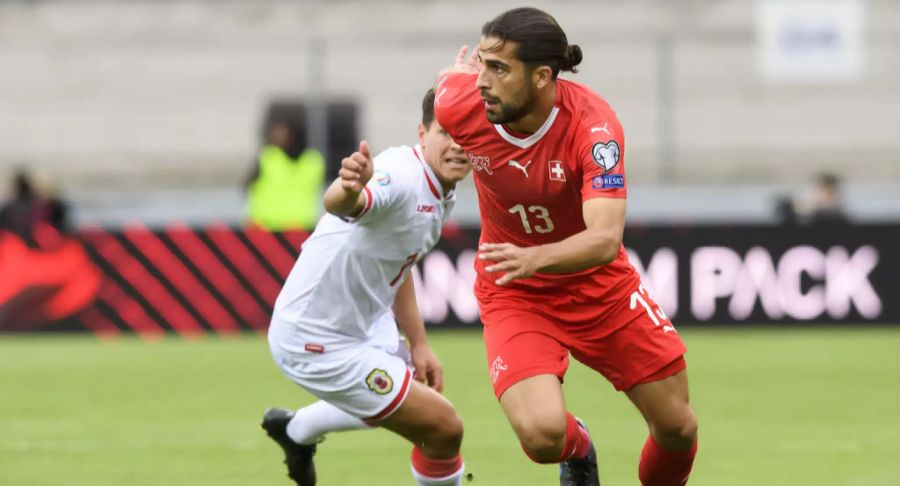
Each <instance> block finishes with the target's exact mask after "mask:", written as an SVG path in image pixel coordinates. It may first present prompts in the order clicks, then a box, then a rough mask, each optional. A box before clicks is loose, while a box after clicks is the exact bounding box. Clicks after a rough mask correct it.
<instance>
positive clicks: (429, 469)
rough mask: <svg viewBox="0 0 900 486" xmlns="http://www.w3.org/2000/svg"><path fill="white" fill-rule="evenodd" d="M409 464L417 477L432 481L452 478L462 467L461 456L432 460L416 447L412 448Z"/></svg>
mask: <svg viewBox="0 0 900 486" xmlns="http://www.w3.org/2000/svg"><path fill="white" fill-rule="evenodd" d="M410 462H412V467H413V469H414V470H415V471H416V472H417V473H418V474H419V475H421V476H425V477H427V478H432V479H437V478H445V477H447V476H452V475H453V474H454V473H456V472H459V470H460V469H462V467H463V460H462V456H460V455H459V454H457V455H456V457H454V458H452V459H432V458H430V457H428V456H426V455H425V453H424V452H422V450H421V449H419V448H418V447H413V450H412V456H411V457H410Z"/></svg>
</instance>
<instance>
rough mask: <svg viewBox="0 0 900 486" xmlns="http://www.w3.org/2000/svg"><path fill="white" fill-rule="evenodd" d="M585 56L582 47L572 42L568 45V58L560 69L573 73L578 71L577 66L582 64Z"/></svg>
mask: <svg viewBox="0 0 900 486" xmlns="http://www.w3.org/2000/svg"><path fill="white" fill-rule="evenodd" d="M583 58H584V56H583V55H582V54H581V47H579V46H577V45H575V44H570V45H568V46H566V59H565V62H563V64H562V66H560V69H561V70H563V71H571V72H573V73H574V72H578V69H577V68H576V66H578V65H579V64H581V60H582V59H583Z"/></svg>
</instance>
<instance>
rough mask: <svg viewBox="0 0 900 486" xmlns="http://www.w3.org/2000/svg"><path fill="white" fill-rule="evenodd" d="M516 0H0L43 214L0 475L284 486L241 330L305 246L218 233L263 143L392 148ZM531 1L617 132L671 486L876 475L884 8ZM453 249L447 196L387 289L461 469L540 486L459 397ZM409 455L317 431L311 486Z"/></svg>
mask: <svg viewBox="0 0 900 486" xmlns="http://www.w3.org/2000/svg"><path fill="white" fill-rule="evenodd" d="M519 5H520V4H516V3H513V2H507V1H499V0H489V1H468V0H465V1H462V0H457V1H447V0H429V1H405V0H378V1H362V0H359V1H341V0H335V1H325V0H305V1H296V2H290V1H268V0H267V1H250V0H230V1H223V2H215V1H212V0H207V1H201V0H195V1H184V0H169V1H137V0H125V1H111V0H110V1H100V0H98V1H83V0H69V1H62V0H58V1H56V0H44V1H31V0H19V1H14V0H0V72H2V73H3V75H2V76H0V180H3V181H5V180H13V178H14V175H15V174H17V173H19V172H21V171H23V170H24V171H25V172H27V173H28V175H29V177H30V178H31V180H32V181H33V182H34V185H35V187H36V189H37V192H38V193H39V194H40V198H41V199H42V200H43V201H50V202H52V203H53V204H49V205H46V206H44V208H45V210H44V211H45V212H46V213H48V214H49V213H52V214H55V215H56V216H55V217H49V216H48V217H46V218H44V220H42V221H40V222H39V224H36V225H33V226H29V228H28V231H27V232H26V234H22V231H14V228H12V227H10V228H7V229H6V230H0V390H2V395H0V396H2V397H3V399H2V400H0V484H4V485H5V484H9V485H20V484H41V485H56V484H60V485H61V484H66V485H73V484H76V485H113V484H115V485H118V484H135V485H142V484H190V485H200V484H241V485H250V484H259V485H263V484H267V485H268V484H284V481H282V479H283V473H282V470H281V467H282V466H281V464H280V460H279V458H278V450H277V449H276V447H275V446H274V445H273V444H270V443H269V442H268V441H267V439H266V438H265V437H264V435H263V434H262V433H261V431H259V430H258V429H257V428H256V426H257V422H258V419H259V415H260V414H261V411H262V409H263V408H264V407H265V406H268V405H273V404H278V405H283V406H300V405H303V404H304V403H307V402H309V401H310V396H309V395H307V394H306V393H305V392H302V391H300V390H297V389H295V388H293V387H292V386H291V385H290V383H289V382H288V381H287V380H285V379H284V378H283V377H282V376H281V375H280V373H279V372H278V371H277V370H276V368H275V367H274V366H272V365H271V363H270V359H271V358H270V357H269V354H268V349H267V345H266V342H265V340H264V339H263V338H262V337H261V334H263V333H264V331H265V328H266V326H267V319H268V317H267V314H268V312H269V309H270V308H271V304H272V302H273V301H274V297H275V295H276V294H277V291H278V288H279V285H280V282H281V280H282V279H283V278H284V277H285V275H286V273H287V272H288V271H289V270H290V267H291V264H292V261H293V258H294V256H295V255H296V253H297V251H298V249H299V245H300V243H301V242H302V241H303V239H304V238H305V235H306V233H305V232H304V231H303V230H302V229H288V230H286V231H277V232H269V231H265V230H263V229H261V228H258V227H256V226H253V225H251V224H249V223H248V221H249V219H248V212H247V209H246V208H247V192H246V187H245V181H246V179H247V178H248V174H250V173H251V172H252V169H253V167H254V165H255V162H254V161H255V159H256V157H257V156H258V155H259V150H260V147H261V145H262V144H263V136H264V134H265V133H266V129H267V127H268V126H269V123H270V122H271V121H272V120H273V119H275V118H276V117H277V115H278V114H279V113H281V114H284V113H287V114H289V115H290V116H291V117H293V118H294V119H296V120H299V121H301V122H302V125H303V126H304V127H305V129H304V132H305V139H306V141H307V143H308V145H309V146H311V147H313V148H315V149H317V150H319V151H320V152H322V153H323V155H324V156H325V160H326V164H327V171H326V172H327V174H329V176H328V177H331V176H333V174H334V172H335V170H336V169H335V167H336V165H337V164H338V161H339V160H340V157H342V156H343V155H346V154H347V153H349V152H350V151H352V150H353V149H354V147H355V144H356V143H357V142H358V140H360V139H366V140H369V142H370V144H371V145H372V146H373V147H374V148H375V149H376V150H379V149H382V148H386V147H389V146H393V145H400V144H412V143H414V142H415V138H414V137H415V127H416V124H417V121H418V119H419V103H420V100H421V96H422V94H423V93H424V91H425V90H426V89H427V88H428V87H429V86H430V84H431V83H432V81H433V77H434V74H435V73H436V71H437V70H438V69H439V68H441V67H442V66H444V65H446V64H448V63H449V62H450V61H451V60H452V57H453V55H454V54H455V52H456V50H457V49H458V47H459V46H460V45H462V44H469V45H472V44H474V43H475V42H477V39H478V32H479V29H480V27H481V24H482V23H483V22H484V21H486V20H488V19H490V18H492V17H493V16H495V15H496V14H498V13H499V12H501V11H503V10H506V9H508V8H512V7H515V6H519ZM532 5H533V6H537V7H541V8H544V9H546V10H547V11H549V12H550V13H552V14H553V15H554V16H555V17H556V18H557V20H558V21H559V22H560V24H561V25H562V27H563V28H564V29H565V30H566V32H567V34H568V36H569V40H570V42H571V43H575V44H579V45H581V46H582V48H583V50H584V53H585V60H584V62H583V64H582V69H581V72H580V73H579V74H577V75H575V76H574V77H571V76H570V78H571V79H574V80H576V81H579V82H581V83H584V84H587V85H588V86H590V87H591V88H593V89H594V90H595V91H597V92H598V93H599V94H601V96H603V97H604V98H606V99H607V100H608V101H609V102H610V104H611V105H612V106H613V107H614V108H615V109H616V111H617V113H618V115H619V117H620V119H621V120H622V123H623V126H624V127H625V130H626V140H627V144H628V147H627V156H626V158H627V160H628V165H627V167H628V177H629V186H630V194H629V213H628V221H629V228H628V230H627V234H626V241H625V243H626V246H627V247H628V248H629V250H630V256H631V259H632V261H633V262H634V263H635V265H636V266H637V267H638V268H639V270H640V271H641V272H642V274H643V276H644V280H645V282H646V283H647V285H648V286H650V287H651V288H652V290H653V292H654V295H655V296H656V298H657V301H659V303H660V304H661V306H662V307H663V308H664V309H665V310H666V312H667V313H668V314H669V315H670V316H672V317H673V320H674V321H675V323H676V325H679V326H682V327H680V330H681V332H682V333H683V335H684V336H685V340H686V341H687V344H688V346H689V348H690V349H691V352H690V354H689V356H688V358H689V361H690V362H691V379H692V391H693V394H694V399H693V401H694V403H695V406H696V408H697V410H698V415H699V417H700V421H701V435H702V437H703V439H702V441H701V442H702V443H701V453H700V456H698V463H697V465H696V467H695V473H694V479H693V480H692V482H691V484H698V485H745V484H746V485H750V484H767V485H788V484H790V485H798V484H810V485H812V484H815V485H854V486H856V485H900V466H898V463H897V461H896V457H897V454H898V453H900V445H898V444H900V435H898V434H900V432H898V431H900V415H898V414H897V413H896V410H895V408H896V403H897V401H898V399H900V353H898V352H897V350H898V349H900V331H898V328H897V325H898V324H900V299H898V297H900V284H898V283H897V281H896V275H898V274H900V256H898V255H897V253H898V249H900V136H898V134H900V132H898V127H900V67H898V66H900V48H898V45H900V29H898V26H900V3H897V2H896V1H893V0H674V1H666V0H633V1H622V0H593V1H582V0H570V1H566V2H547V1H538V2H532ZM823 182H824V184H823ZM14 194H15V190H14V185H13V184H10V185H9V187H7V185H6V184H3V186H2V187H0V196H2V198H3V200H5V201H10V200H11V198H13V196H14ZM8 204H9V203H7V205H8ZM46 208H51V209H46ZM53 208H55V209H53ZM0 220H2V218H0ZM477 237H478V207H477V201H476V197H475V193H474V187H473V184H472V182H471V179H469V180H467V181H466V182H465V184H464V185H463V187H462V188H461V191H460V196H459V202H458V205H457V209H456V212H455V217H454V222H453V224H452V225H451V226H450V227H448V228H447V231H446V232H445V241H444V242H443V243H442V245H441V246H440V247H439V248H438V249H437V250H436V251H435V252H434V253H432V254H431V255H430V256H429V257H428V258H426V260H425V261H424V262H423V263H422V264H421V265H420V266H419V268H418V269H417V272H416V278H417V286H418V288H419V292H420V300H421V302H420V306H421V308H422V311H423V315H424V316H425V317H426V319H427V321H428V324H429V326H431V328H432V329H434V330H435V332H434V337H433V338H432V339H433V341H434V346H435V347H436V349H437V351H438V352H439V355H440V356H441V358H442V359H443V360H444V363H445V366H446V368H447V374H448V391H447V394H448V396H449V397H450V398H451V400H453V401H454V402H455V403H456V405H457V406H458V408H459V410H460V413H461V415H462V417H463V420H464V421H465V422H466V426H467V437H466V441H465V444H464V453H465V454H466V457H467V463H468V464H469V465H470V471H471V472H472V473H473V474H474V476H475V478H474V481H475V483H474V484H487V485H492V486H493V485H506V484H509V485H513V484H516V485H526V484H527V485H531V484H553V481H554V480H555V479H554V474H553V471H552V470H551V469H550V468H540V467H537V466H534V465H532V464H530V463H529V462H528V461H527V460H526V459H525V458H524V456H523V455H522V454H521V453H520V451H519V449H518V445H517V444H516V443H515V441H514V439H513V435H512V433H511V431H510V430H509V428H508V426H507V425H506V423H505V421H504V420H503V418H502V415H501V412H500V410H499V407H497V406H496V405H495V404H494V403H493V402H494V400H493V398H492V395H491V393H490V390H489V387H488V385H487V381H486V373H485V372H484V366H483V363H482V356H483V351H484V350H483V346H482V344H481V341H480V334H479V333H478V332H477V328H478V322H477V308H476V306H475V301H474V298H473V297H472V295H471V292H470V288H471V282H472V278H473V274H472V270H471V261H472V258H473V248H474V246H475V242H476V241H477ZM443 328H453V329H452V330H451V329H446V330H445V329H443ZM54 331H58V332H54ZM63 331H65V332H63ZM570 373H571V377H570V378H569V380H568V381H567V385H566V389H567V391H569V395H568V396H567V398H568V400H569V402H570V405H571V406H572V408H573V410H575V411H576V412H577V413H579V415H581V416H582V417H584V418H585V419H586V420H587V422H588V424H589V425H590V426H591V428H592V430H594V431H599V433H597V435H598V436H599V437H600V439H599V440H598V442H599V444H598V446H599V448H598V453H599V455H600V463H601V479H602V480H603V481H604V485H605V486H609V485H613V486H617V485H634V484H637V483H636V474H635V473H634V471H635V468H636V461H637V453H638V450H639V447H640V444H641V442H642V440H643V438H644V436H645V431H643V424H641V423H640V421H639V416H638V414H637V413H635V412H634V411H633V410H631V409H630V408H629V407H630V405H628V404H627V403H626V402H627V400H625V399H624V397H621V396H617V395H616V394H614V393H613V392H612V390H611V387H609V386H608V385H606V384H604V383H603V382H602V380H600V379H599V377H597V376H594V375H592V374H589V373H587V372H585V370H584V369H583V368H582V367H580V366H577V365H576V366H573V370H572V371H571V372H570ZM407 452H408V451H407V447H406V446H405V445H404V444H403V443H402V442H401V441H399V440H398V439H395V438H393V437H391V436H389V434H387V433H383V432H368V433H359V434H355V433H354V434H346V435H343V436H340V435H338V436H335V437H332V438H330V439H329V440H328V442H326V443H325V444H324V445H323V447H322V448H321V453H320V455H319V458H320V461H321V464H322V466H321V469H322V472H321V477H322V480H321V482H322V483H323V484H325V485H329V484H335V485H336V484H341V485H396V484H408V483H409V482H410V480H409V478H408V470H407V467H408V466H407Z"/></svg>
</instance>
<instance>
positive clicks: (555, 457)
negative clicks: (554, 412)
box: [516, 423, 566, 464]
mask: <svg viewBox="0 0 900 486" xmlns="http://www.w3.org/2000/svg"><path fill="white" fill-rule="evenodd" d="M516 432H517V433H518V435H519V441H520V442H521V443H522V450H524V451H525V454H526V455H527V456H528V457H529V458H531V460H532V461H534V462H537V463H541V464H546V463H553V462H559V457H560V455H561V454H562V450H563V447H564V446H565V443H566V428H565V427H564V426H563V427H556V426H553V425H551V424H548V423H543V424H532V425H529V426H525V427H519V428H518V429H517V430H516Z"/></svg>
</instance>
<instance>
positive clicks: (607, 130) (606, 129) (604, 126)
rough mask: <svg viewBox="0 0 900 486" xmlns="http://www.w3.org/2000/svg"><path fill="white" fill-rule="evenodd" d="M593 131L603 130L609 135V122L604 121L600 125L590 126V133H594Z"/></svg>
mask: <svg viewBox="0 0 900 486" xmlns="http://www.w3.org/2000/svg"><path fill="white" fill-rule="evenodd" d="M594 132H604V133H606V134H607V135H610V133H609V122H605V123H604V124H603V126H602V127H592V128H591V133H594Z"/></svg>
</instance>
